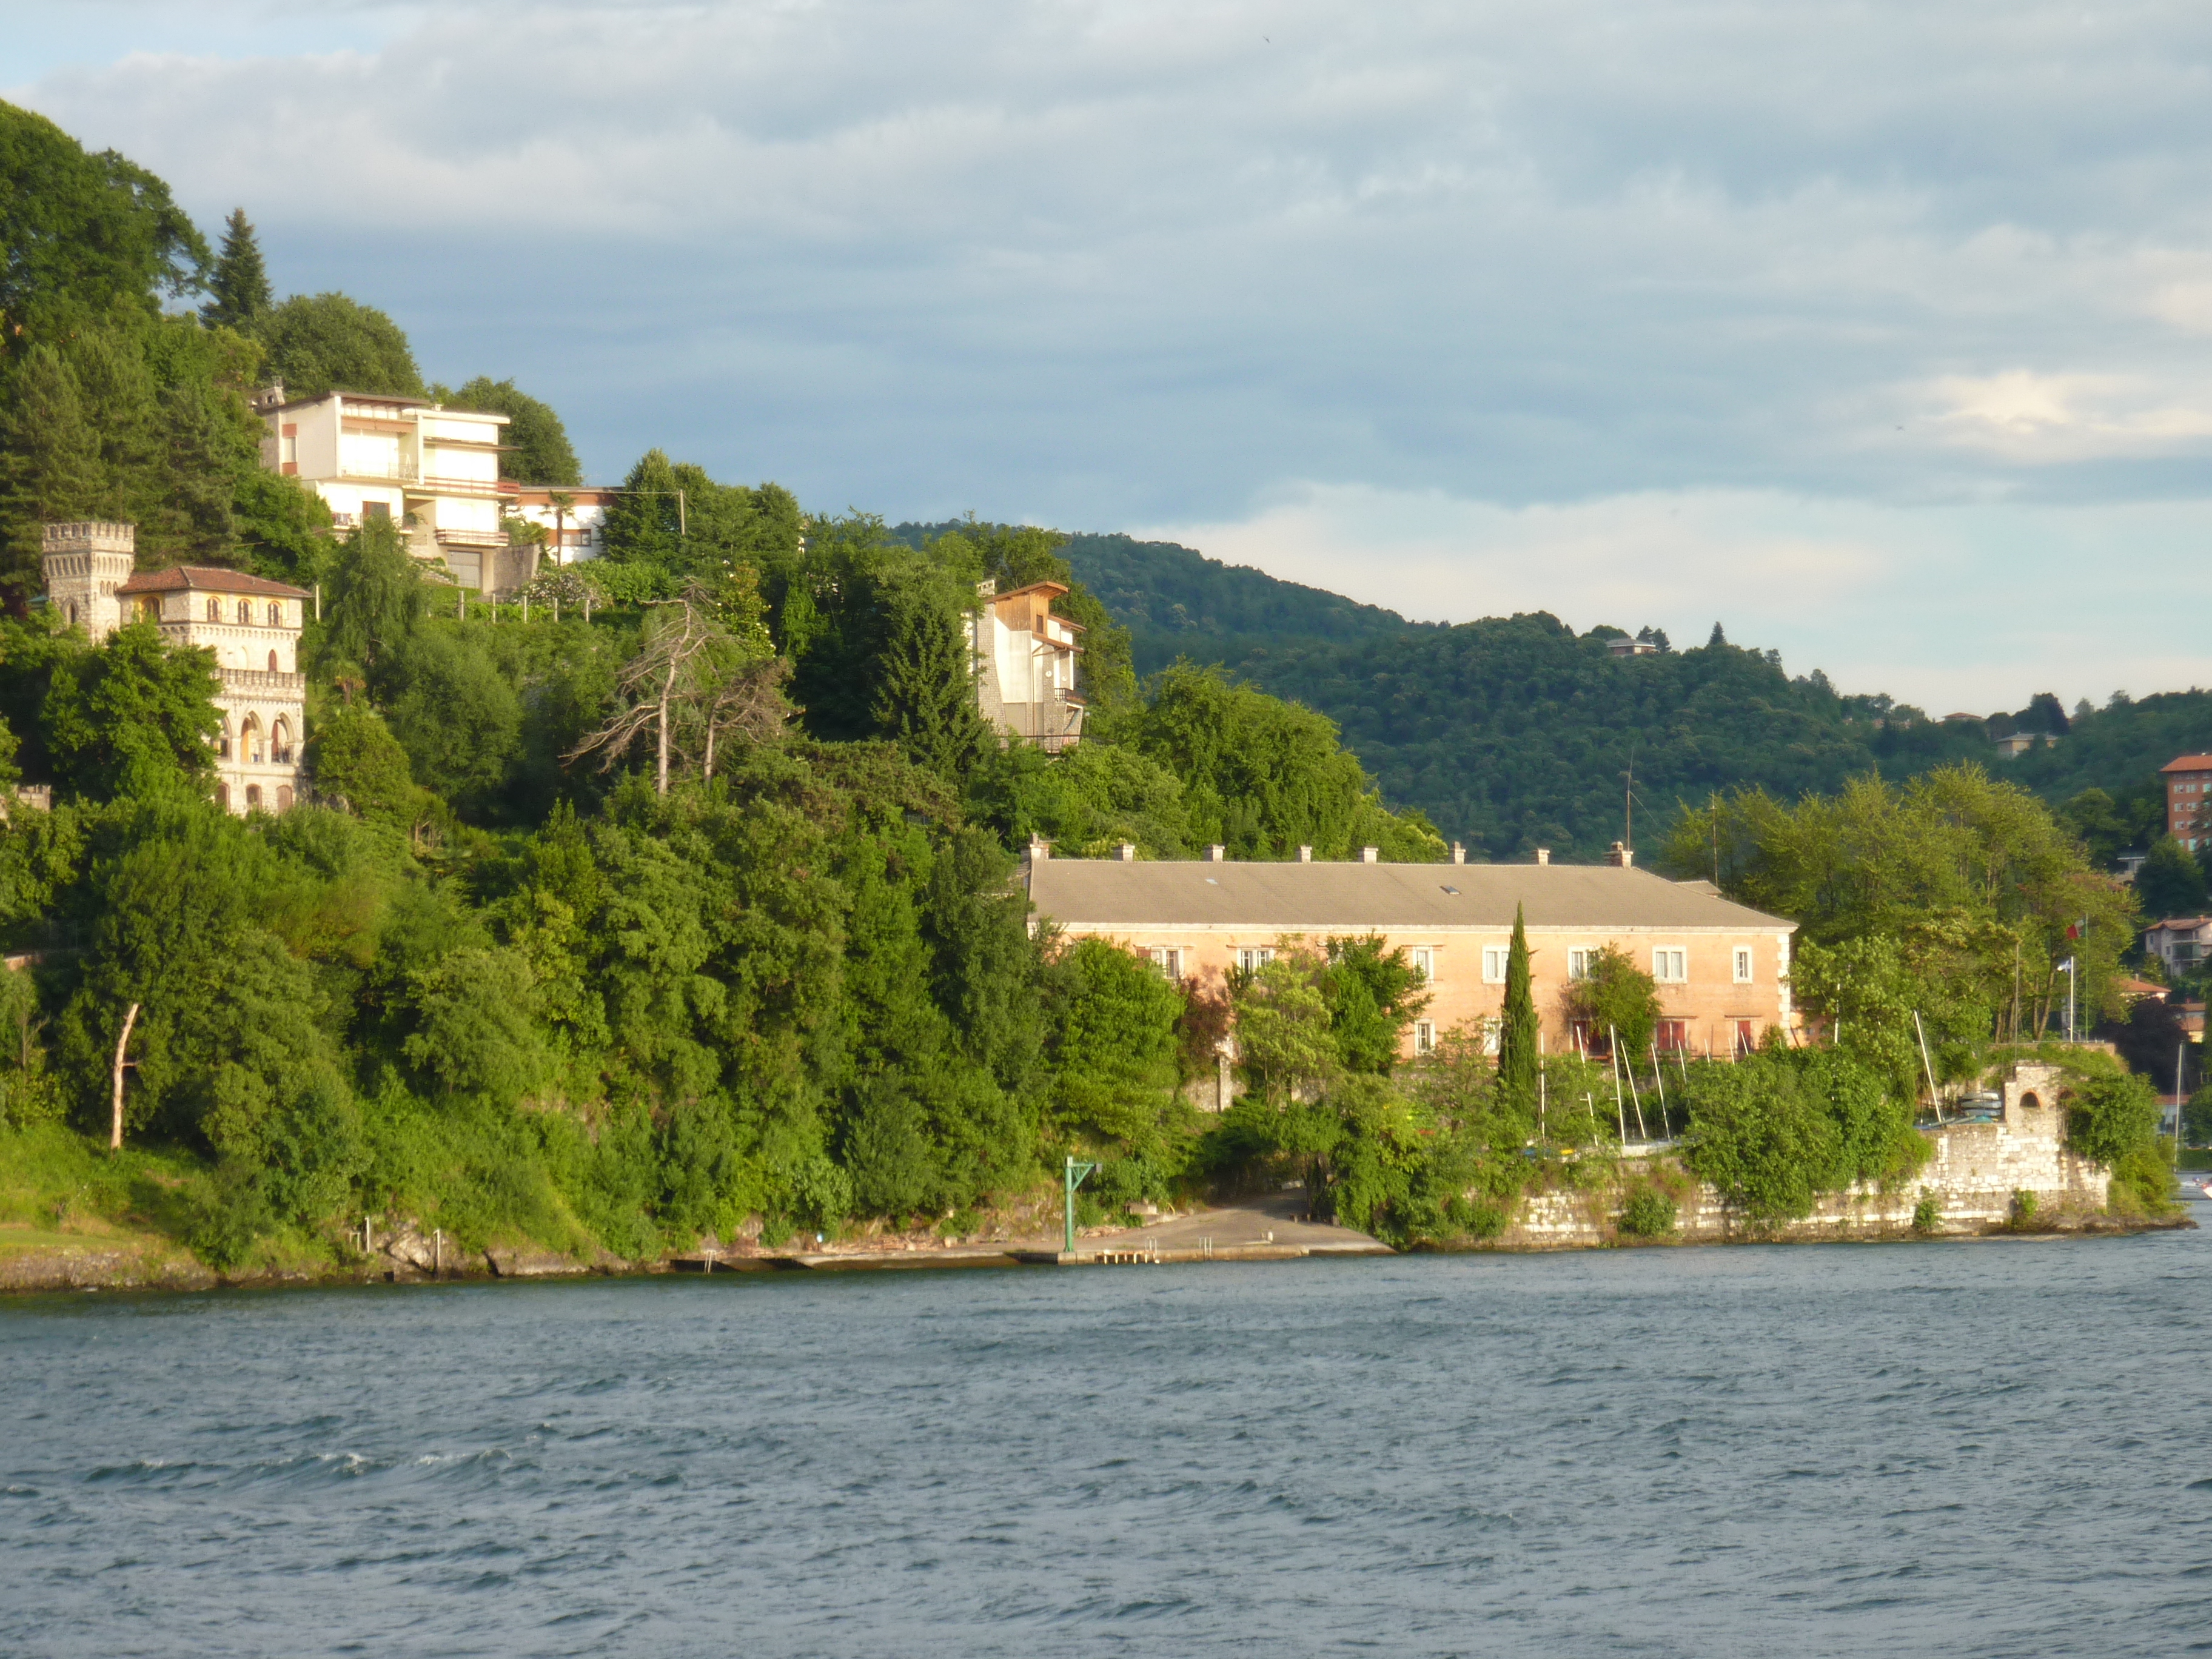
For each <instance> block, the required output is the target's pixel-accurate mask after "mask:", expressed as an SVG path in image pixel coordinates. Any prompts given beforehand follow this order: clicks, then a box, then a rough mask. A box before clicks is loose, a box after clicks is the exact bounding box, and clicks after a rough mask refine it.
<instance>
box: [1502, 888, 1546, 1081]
mask: <svg viewBox="0 0 2212 1659" xmlns="http://www.w3.org/2000/svg"><path fill="white" fill-rule="evenodd" d="M1538 1064H1539V1056H1538V1054H1537V1053H1536V998H1535V994H1534V992H1532V991H1531V990H1530V988H1529V985H1528V921H1527V919H1526V916H1525V915H1524V913H1523V911H1522V908H1521V907H1519V906H1517V905H1516V907H1515V908H1514V911H1513V944H1512V946H1511V948H1510V950H1508V951H1506V953H1505V1019H1504V1024H1502V1025H1501V1026H1500V1027H1499V1028H1498V1088H1499V1090H1500V1091H1501V1092H1502V1093H1503V1094H1504V1097H1505V1101H1506V1103H1507V1104H1508V1105H1510V1106H1512V1107H1515V1108H1516V1109H1520V1110H1522V1111H1530V1112H1533V1111H1534V1110H1535V1109H1536V1070H1537V1066H1538Z"/></svg>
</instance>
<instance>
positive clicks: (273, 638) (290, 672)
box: [42, 523, 310, 812]
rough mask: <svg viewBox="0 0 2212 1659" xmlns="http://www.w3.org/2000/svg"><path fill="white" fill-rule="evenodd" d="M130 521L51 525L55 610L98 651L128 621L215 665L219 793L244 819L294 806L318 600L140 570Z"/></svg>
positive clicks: (223, 580)
mask: <svg viewBox="0 0 2212 1659" xmlns="http://www.w3.org/2000/svg"><path fill="white" fill-rule="evenodd" d="M137 538H138V532H137V527H136V526H131V525H127V524H103V523H74V524H50V525H48V526H46V530H45V534H44V538H43V547H42V553H43V558H42V566H43V570H44V574H45V577H46V603H47V604H48V605H50V606H52V608H53V609H54V610H55V611H57V612H58V613H59V615H60V617H61V618H62V620H63V622H64V624H65V625H67V626H70V627H73V628H81V629H83V630H84V631H85V633H86V634H87V635H89V636H90V638H91V639H92V640H93V641H94V643H95V644H96V643H98V642H99V641H101V640H104V639H106V637H107V636H108V635H111V634H112V633H113V632H114V631H115V630H116V629H118V628H120V627H122V626H123V625H124V624H125V623H129V622H137V621H146V622H150V623H154V624H155V627H157V628H159V629H161V637H162V638H163V639H165V640H167V641H169V642H170V643H171V644H172V645H177V646H184V647H200V648H204V649H205V650H207V651H208V652H210V653H211V654H212V655H213V656H214V658H215V666H216V678H217V681H218V689H217V690H216V699H215V705H216V712H217V713H218V714H221V716H222V728H221V730H220V732H219V733H218V735H217V737H216V757H215V762H216V764H215V774H216V784H215V797H216V805H220V806H222V807H225V808H227V809H228V810H229V811H233V812H247V811H270V812H284V811H290V810H291V807H292V805H293V804H294V802H295V800H296V799H298V797H299V793H300V789H301V744H302V742H303V741H304V739H305V737H306V732H307V676H306V675H304V674H302V673H301V671H300V630H301V628H303V627H304V626H305V625H306V623H307V616H306V606H307V602H308V600H309V599H310V595H309V594H307V592H305V591H304V590H302V589H301V588H297V587H290V586H286V585H285V584H284V583H283V582H272V581H268V580H264V579H263V578H262V577H259V576H250V575H247V574H246V573H245V572H244V571H240V570H225V569H222V568H217V567H216V566H212V565H192V564H185V565H175V566H173V567H171V568H168V569H167V570H147V571H140V570H137V568H135V567H136V565H137Z"/></svg>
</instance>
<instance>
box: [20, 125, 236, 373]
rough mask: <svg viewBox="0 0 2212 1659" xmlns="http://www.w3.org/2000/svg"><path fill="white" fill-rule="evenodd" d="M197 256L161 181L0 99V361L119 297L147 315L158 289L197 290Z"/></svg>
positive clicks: (199, 245)
mask: <svg viewBox="0 0 2212 1659" xmlns="http://www.w3.org/2000/svg"><path fill="white" fill-rule="evenodd" d="M207 262H208V247H207V243H206V241H205V240H204V238H202V236H201V235H200V234H199V232H198V231H197V230H196V229H194V228H192V222H191V219H190V218H189V217H188V216H186V215H185V212H184V210H182V209H181V208H179V207H178V206H177V204H176V203H175V202H174V201H173V199H172V198H171V197H170V194H169V187H168V186H167V185H165V184H163V183H162V182H161V180H160V179H157V178H155V176H154V175H153V174H152V173H149V172H147V171H146V170H145V169H144V168H143V167H138V166H137V165H136V164H134V163H132V162H131V161H126V160H125V158H124V157H122V156H120V155H117V154H116V153H115V152H114V151H113V150H105V151H102V152H101V153H100V154H99V155H87V154H86V153H85V150H84V149H83V147H82V145H80V144H79V143H77V142H76V140H75V139H74V138H72V137H70V136H69V135H68V134H67V133H65V132H64V131H62V130H61V129H60V128H59V127H58V126H56V125H54V124H53V123H52V121H49V120H47V119H46V118H45V117H44V116H42V115H33V113H31V112H30V111H28V110H26V109H19V108H17V107H16V106H15V105H13V104H0V360H4V359H6V358H12V357H15V356H18V355H19V354H21V353H25V352H27V351H29V350H31V349H34V348H36V347H37V346H40V345H42V344H44V345H51V344H55V343H58V342H59V340H60V339H61V338H62V337H64V336H65V335H66V334H67V333H69V332H71V331H74V330H75V329H76V328H78V327H81V326H82V325H84V324H85V323H87V322H88V321H90V320H92V319H95V318H99V317H103V316H106V315H107V314H109V313H111V312H112V310H113V309H114V308H115V307H118V306H121V307H124V308H125V309H126V310H127V311H129V312H131V313H134V314H136V315H137V316H139V317H142V318H146V319H150V318H151V317H152V316H153V315H154V314H155V310H156V308H157V307H158V305H159V303H160V298H161V296H162V295H179V294H184V293H187V292H189V291H191V289H196V288H197V287H198V286H199V285H200V283H201V281H202V279H203V276H204V273H205V271H206V269H207Z"/></svg>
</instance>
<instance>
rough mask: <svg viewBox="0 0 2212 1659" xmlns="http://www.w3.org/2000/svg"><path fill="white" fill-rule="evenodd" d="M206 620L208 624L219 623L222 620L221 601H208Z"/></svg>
mask: <svg viewBox="0 0 2212 1659" xmlns="http://www.w3.org/2000/svg"><path fill="white" fill-rule="evenodd" d="M208 620H209V621H210V622H221V621H222V600H221V599H210V600H209V601H208Z"/></svg>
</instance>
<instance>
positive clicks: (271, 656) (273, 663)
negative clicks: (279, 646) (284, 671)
mask: <svg viewBox="0 0 2212 1659" xmlns="http://www.w3.org/2000/svg"><path fill="white" fill-rule="evenodd" d="M269 671H270V673H272V674H274V673H275V672H276V653H275V652H274V651H271V652H270V653H269Z"/></svg>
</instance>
